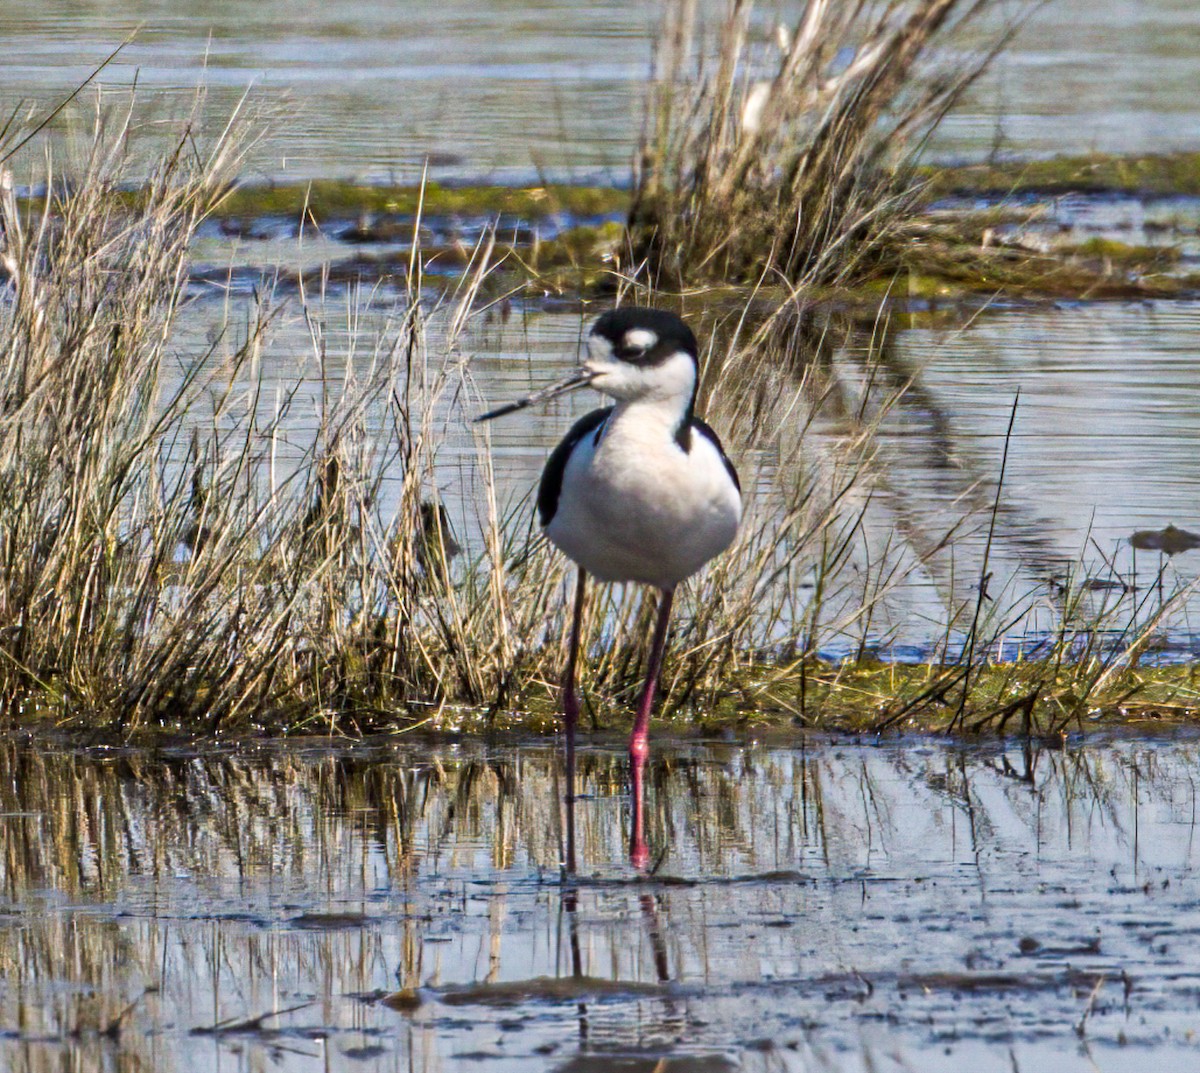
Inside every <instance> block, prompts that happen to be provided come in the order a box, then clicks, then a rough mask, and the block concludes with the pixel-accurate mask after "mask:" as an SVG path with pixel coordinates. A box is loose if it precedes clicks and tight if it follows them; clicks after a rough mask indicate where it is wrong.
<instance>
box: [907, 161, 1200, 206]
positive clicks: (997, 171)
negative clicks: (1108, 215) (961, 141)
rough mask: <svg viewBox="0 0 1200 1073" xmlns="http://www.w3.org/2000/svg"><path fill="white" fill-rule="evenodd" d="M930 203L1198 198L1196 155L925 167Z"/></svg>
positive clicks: (1199, 170)
mask: <svg viewBox="0 0 1200 1073" xmlns="http://www.w3.org/2000/svg"><path fill="white" fill-rule="evenodd" d="M919 175H920V177H921V178H922V179H923V180H925V182H926V184H927V185H926V188H925V193H926V196H927V197H929V198H936V197H945V196H947V195H950V194H977V195H988V196H1001V197H1002V196H1005V195H1017V194H1051V195H1057V194H1071V193H1083V194H1133V195H1137V196H1139V197H1170V196H1179V197H1200V152H1179V153H1149V154H1146V155H1144V156H1117V155H1113V154H1103V153H1092V154H1088V155H1086V156H1068V157H1052V158H1050V159H1047V160H1012V161H1002V162H999V163H986V164H964V165H960V166H957V167H950V166H942V165H927V166H926V167H923V168H921V169H920V172H919Z"/></svg>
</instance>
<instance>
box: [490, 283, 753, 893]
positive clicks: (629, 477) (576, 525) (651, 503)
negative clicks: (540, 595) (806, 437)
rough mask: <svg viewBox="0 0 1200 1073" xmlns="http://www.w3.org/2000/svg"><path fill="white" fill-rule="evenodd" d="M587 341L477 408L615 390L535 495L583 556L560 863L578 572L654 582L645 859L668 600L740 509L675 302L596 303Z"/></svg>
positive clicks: (548, 519) (636, 743) (643, 753)
mask: <svg viewBox="0 0 1200 1073" xmlns="http://www.w3.org/2000/svg"><path fill="white" fill-rule="evenodd" d="M587 344H588V354H587V357H586V358H585V359H584V361H583V364H582V365H581V367H580V368H579V369H578V370H577V371H576V372H574V373H573V374H572V375H571V376H569V377H567V378H566V379H565V380H562V381H560V382H559V383H557V384H554V385H552V386H551V387H548V388H545V389H544V390H542V391H538V392H535V393H534V394H533V395H530V396H528V397H527V398H524V399H521V400H520V401H519V402H515V403H510V404H508V405H507V406H502V407H500V408H499V409H496V410H492V411H491V412H490V413H486V414H484V415H483V416H481V417H479V418H478V419H477V420H479V421H487V420H490V419H491V418H493V417H499V416H500V415H502V414H507V413H512V412H513V411H514V410H519V409H521V408H523V407H525V406H529V405H531V404H533V403H537V402H543V401H545V400H547V399H551V398H554V397H555V396H556V395H561V394H562V393H564V392H566V391H571V390H573V389H574V388H579V387H583V386H585V385H587V386H590V387H593V388H595V389H596V390H597V391H600V392H602V393H603V394H605V395H608V396H609V397H610V398H612V399H615V400H616V402H615V404H614V405H612V406H606V407H604V408H603V409H600V410H593V411H592V412H591V413H589V414H587V415H586V416H584V417H582V418H580V419H579V420H578V421H576V422H575V424H574V425H573V426H572V428H571V430H570V431H569V432H568V433H567V435H566V436H565V437H564V438H563V441H562V442H561V443H560V444H559V445H558V446H557V447H556V448H555V449H554V450H553V452H551V454H550V458H549V459H548V460H547V462H546V468H545V469H544V470H543V471H542V481H541V485H540V487H539V488H538V497H537V508H538V517H539V520H540V521H541V524H542V528H543V529H544V530H545V532H546V536H547V537H549V538H550V541H551V542H552V543H553V544H555V545H556V546H557V547H558V548H560V549H561V550H562V551H563V552H565V553H566V555H567V556H568V557H569V558H571V559H572V560H574V562H575V563H576V564H577V565H578V566H579V575H578V580H577V582H576V586H575V606H574V615H573V618H572V622H571V639H570V646H569V649H568V653H567V665H566V669H565V672H564V674H563V687H562V703H563V724H564V726H563V729H564V731H565V736H566V766H567V777H566V782H567V803H568V810H567V816H568V824H567V862H566V863H567V869H568V871H574V869H575V838H574V821H573V815H574V809H573V803H574V798H575V726H576V723H577V722H578V718H579V701H578V698H577V696H576V693H575V662H576V654H577V652H578V648H579V632H580V622H581V620H582V616H583V598H584V584H585V580H586V577H587V575H588V574H591V575H592V576H593V577H594V578H596V579H597V580H599V581H624V582H631V581H632V582H640V583H642V584H644V585H653V586H654V587H655V588H657V589H658V590H659V591H660V596H659V601H658V614H657V618H656V621H655V626H654V639H653V641H652V643H651V646H650V658H649V663H648V666H647V670H646V683H645V686H644V687H643V689H642V694H641V700H640V702H639V704H638V709H637V715H636V718H635V720H634V724H633V733H632V734H631V735H630V738H629V758H630V764H631V769H632V781H633V787H632V789H633V810H634V815H633V831H632V836H631V844H630V858H631V860H632V861H633V863H634V865H635V866H636V867H639V868H640V867H644V866H645V864H646V863H647V859H648V855H647V850H646V843H645V838H644V834H643V810H642V773H643V766H644V764H645V761H646V757H647V755H648V753H649V751H650V748H649V740H648V738H649V728H650V710H651V707H652V706H653V704H654V692H655V687H656V685H657V683H658V676H659V671H660V669H661V667H662V656H663V649H664V648H665V646H666V639H667V623H668V621H669V619H670V616H671V601H672V598H673V596H674V593H675V588H676V586H677V585H678V584H679V583H680V582H681V581H683V580H684V579H685V578H688V577H691V575H692V574H694V573H696V571H697V570H699V569H700V568H701V567H702V566H703V565H704V564H705V563H707V562H708V561H709V560H710V559H711V558H713V556H715V555H718V554H719V553H720V552H722V551H724V550H725V549H726V548H727V547H729V545H730V544H731V543H732V542H733V538H734V537H735V536H736V535H737V529H738V523H739V521H740V520H741V513H742V500H741V488H740V486H739V484H738V478H737V472H736V471H735V470H734V468H733V464H732V463H731V462H730V461H729V459H728V458H727V457H726V455H725V452H724V450H723V449H722V447H721V441H720V440H719V439H717V434H716V433H715V432H713V430H712V429H711V428H709V427H708V425H706V424H705V423H704V422H703V421H701V420H700V418H698V417H697V416H696V415H695V412H694V407H695V401H696V384H697V379H698V366H697V356H698V348H697V345H696V337H695V336H694V335H693V334H692V330H691V329H690V328H689V327H688V326H687V325H686V324H685V323H684V322H683V321H682V320H680V319H679V317H677V316H675V315H674V314H673V313H666V312H663V311H661V310H657V309H646V308H643V307H640V306H632V307H630V306H627V307H624V308H621V309H614V310H611V311H610V312H608V313H605V314H603V315H602V316H601V317H600V318H599V319H598V320H597V321H596V323H595V324H594V325H592V329H591V332H590V333H589V334H588V339H587Z"/></svg>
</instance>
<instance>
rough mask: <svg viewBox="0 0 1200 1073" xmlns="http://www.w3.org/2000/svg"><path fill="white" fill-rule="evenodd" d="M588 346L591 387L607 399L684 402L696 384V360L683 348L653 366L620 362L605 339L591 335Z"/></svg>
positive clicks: (587, 362)
mask: <svg viewBox="0 0 1200 1073" xmlns="http://www.w3.org/2000/svg"><path fill="white" fill-rule="evenodd" d="M588 349H589V351H590V355H589V357H588V359H587V361H585V362H584V367H585V368H586V369H588V371H589V372H591V373H592V380H591V386H592V387H593V388H595V389H596V390H597V391H600V392H603V393H604V394H605V395H608V396H609V397H610V398H614V399H617V400H619V401H633V400H634V399H655V400H658V401H664V402H674V401H676V400H680V399H682V400H683V401H684V402H686V401H687V400H688V399H689V398H691V396H692V392H693V390H694V388H695V386H696V363H695V361H694V360H693V359H692V357H691V356H690V355H689V354H686V353H685V352H684V351H682V350H680V351H676V352H675V353H674V354H672V355H671V356H670V357H668V358H666V359H665V360H664V361H661V362H657V363H655V364H654V365H635V364H633V363H632V362H628V361H621V360H620V359H619V358H617V357H616V356H614V354H613V352H612V348H611V347H610V346H609V344H608V343H607V342H606V341H603V340H600V341H597V340H596V338H595V337H594V336H593V338H592V340H591V341H590V344H589V347H588ZM680 405H681V406H682V403H681V404H680Z"/></svg>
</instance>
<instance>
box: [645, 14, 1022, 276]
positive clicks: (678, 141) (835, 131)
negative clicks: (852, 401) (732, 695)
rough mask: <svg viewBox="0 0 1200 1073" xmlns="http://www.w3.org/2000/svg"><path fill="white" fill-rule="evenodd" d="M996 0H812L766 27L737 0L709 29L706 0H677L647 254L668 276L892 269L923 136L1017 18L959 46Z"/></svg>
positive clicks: (650, 131)
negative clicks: (988, 1)
mask: <svg viewBox="0 0 1200 1073" xmlns="http://www.w3.org/2000/svg"><path fill="white" fill-rule="evenodd" d="M984 6H985V5H984V4H983V3H980V2H977V0H881V2H879V3H868V2H853V3H830V2H828V0H814V2H811V3H808V4H806V5H804V6H803V8H802V13H801V15H800V16H798V18H797V20H796V21H795V23H789V22H787V21H780V22H779V23H778V25H776V26H774V27H768V26H767V25H766V23H765V18H764V17H759V16H757V15H756V12H755V5H754V3H753V2H752V0H730V2H729V3H728V4H727V5H726V13H725V16H724V18H723V19H721V20H720V21H719V24H718V25H717V26H716V27H715V28H714V29H711V30H710V28H709V27H708V26H707V25H706V24H705V23H704V22H703V20H702V19H701V17H700V13H699V11H698V4H697V2H696V0H670V2H669V3H668V4H667V5H666V11H665V13H664V17H663V31H662V34H661V39H660V47H659V51H658V55H657V60H656V69H655V77H654V82H653V86H652V92H651V99H650V104H649V106H648V109H647V116H646V122H645V131H644V134H643V139H642V147H641V154H640V166H639V168H638V170H637V173H636V175H635V181H634V199H633V205H632V208H631V210H630V232H631V236H632V240H633V246H634V251H635V254H636V256H637V257H639V258H641V259H642V260H644V261H645V262H646V263H647V264H648V265H649V266H650V269H651V272H652V273H653V274H654V275H655V277H656V278H657V279H659V280H660V281H661V282H662V283H664V284H677V283H680V282H686V283H698V282H705V281H711V280H730V279H737V280H743V281H755V280H759V279H763V278H769V279H771V280H775V279H776V278H781V279H783V280H786V281H788V282H789V283H790V284H792V285H793V286H795V287H801V286H812V285H817V284H819V285H826V286H828V285H839V284H843V283H846V282H850V281H853V280H856V279H861V278H863V277H864V276H870V275H875V274H879V273H880V272H882V274H884V275H887V274H888V272H889V271H891V270H894V268H895V260H894V255H895V250H894V247H895V246H896V245H897V243H898V242H899V240H900V238H901V236H902V235H903V233H904V229H905V226H906V224H907V223H908V222H909V221H910V219H911V216H912V210H913V208H914V206H915V204H916V201H917V199H918V196H919V190H920V182H919V181H918V180H916V178H915V176H914V172H913V167H914V165H915V153H916V150H917V149H918V148H919V147H920V146H921V145H922V144H923V143H924V141H925V139H926V138H927V137H928V135H929V133H930V132H931V131H932V130H933V129H934V128H935V127H936V126H937V124H938V122H939V121H940V120H941V118H942V117H943V116H944V115H945V114H946V112H947V111H948V110H949V109H950V108H951V107H952V106H953V104H954V103H955V102H956V101H957V100H959V99H960V97H961V96H962V94H963V93H964V92H965V90H966V89H967V88H968V87H969V86H970V84H971V83H972V82H973V81H974V79H975V78H976V77H977V76H978V75H979V74H980V73H981V72H982V71H983V70H984V68H985V67H986V65H987V63H988V61H989V60H990V58H991V57H992V56H993V55H995V53H996V52H997V51H998V50H999V49H1000V48H1001V47H1002V46H1003V44H1004V42H1005V41H1006V40H1007V37H1008V34H1009V33H1010V32H1011V28H1012V27H1011V26H1009V28H1008V29H1007V30H1006V29H1005V28H1003V27H1002V28H1001V29H1000V30H999V31H998V32H997V33H995V34H994V35H993V37H994V40H993V42H992V44H991V45H990V46H987V47H985V48H983V49H980V50H974V51H970V50H967V49H966V48H965V47H964V46H962V45H961V43H960V42H961V36H960V35H959V36H956V35H958V31H960V30H962V29H963V27H964V26H965V25H966V24H967V23H970V22H972V21H975V20H976V19H977V17H978V16H979V15H980V12H981V11H982V9H983V8H984ZM771 31H773V32H771Z"/></svg>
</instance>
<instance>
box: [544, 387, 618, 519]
mask: <svg viewBox="0 0 1200 1073" xmlns="http://www.w3.org/2000/svg"><path fill="white" fill-rule="evenodd" d="M612 412H613V408H612V407H611V406H605V407H604V408H603V409H602V410H593V411H592V412H591V413H590V414H584V415H583V417H581V418H580V419H579V420H578V421H576V422H575V424H573V425H572V426H571V431H570V432H568V433H567V434H566V435H565V436H564V437H563V438H562V442H561V443H560V444H559V445H558V446H557V447H555V448H554V450H553V451H551V452H550V457H549V458H548V459H546V468H545V469H543V470H542V483H541V484H540V485H539V486H538V495H537V509H538V520H539V521H540V522H541V523H542V528H543V529H544V528H545V527H546V526H547V525H549V524H550V520H551V519H552V518H553V517H554V513H555V511H557V510H558V497H559V495H560V494H561V493H562V482H563V474H564V473H565V472H566V469H567V459H568V458H570V457H571V452H572V451H573V450H575V447H576V445H577V444H578V443H579V441H580V440H582V439H583V438H584V436H586V435H587V434H588V433H589V432H594V431H595V430H596V429H598V428H599V427H600V426H601V425H603V424H604V422H605V421H607V420H608V415H609V414H611V413H612Z"/></svg>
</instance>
